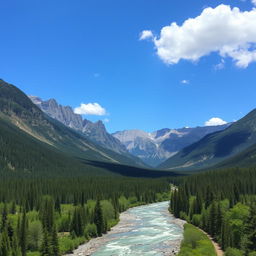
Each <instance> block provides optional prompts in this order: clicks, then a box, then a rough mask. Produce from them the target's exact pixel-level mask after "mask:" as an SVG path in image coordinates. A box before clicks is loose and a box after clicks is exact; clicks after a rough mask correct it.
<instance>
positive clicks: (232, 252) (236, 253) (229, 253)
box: [225, 247, 244, 256]
mask: <svg viewBox="0 0 256 256" xmlns="http://www.w3.org/2000/svg"><path fill="white" fill-rule="evenodd" d="M243 255H244V253H243V252H242V251H240V250H238V249H235V248H230V247H229V248H227V250H226V252H225V256H243Z"/></svg>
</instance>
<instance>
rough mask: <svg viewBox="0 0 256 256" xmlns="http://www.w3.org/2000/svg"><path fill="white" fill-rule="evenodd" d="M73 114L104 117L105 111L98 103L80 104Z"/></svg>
mask: <svg viewBox="0 0 256 256" xmlns="http://www.w3.org/2000/svg"><path fill="white" fill-rule="evenodd" d="M74 113H76V114H79V115H95V116H104V115H106V110H105V109H104V108H103V107H102V106H101V105H100V104H98V103H88V104H84V103H81V105H80V107H77V108H75V109H74Z"/></svg>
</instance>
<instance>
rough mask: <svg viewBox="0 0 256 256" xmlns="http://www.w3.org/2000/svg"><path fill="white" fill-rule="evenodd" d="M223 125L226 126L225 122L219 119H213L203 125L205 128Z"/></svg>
mask: <svg viewBox="0 0 256 256" xmlns="http://www.w3.org/2000/svg"><path fill="white" fill-rule="evenodd" d="M223 124H227V122H226V121H224V120H222V119H221V118H219V117H213V118H211V119H209V120H208V121H206V122H205V123H204V125H205V126H217V125H223Z"/></svg>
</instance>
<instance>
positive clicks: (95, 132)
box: [29, 96, 146, 167]
mask: <svg viewBox="0 0 256 256" xmlns="http://www.w3.org/2000/svg"><path fill="white" fill-rule="evenodd" d="M29 98H30V99H31V100H32V102H33V103H34V104H35V105H37V106H38V107H39V108H40V109H41V110H42V111H43V112H44V113H46V114H47V115H48V116H50V117H52V118H53V119H56V120H58V121H59V122H61V123H62V124H64V125H65V126H67V127H69V128H72V129H74V130H76V131H78V132H80V133H82V134H83V135H84V136H86V137H87V138H88V139H89V140H90V141H92V142H94V144H95V143H96V144H97V145H100V146H101V147H103V148H105V149H108V150H111V151H114V152H115V153H117V154H120V155H122V156H123V159H126V160H125V161H124V160H122V161H124V163H128V164H133V165H134V164H135V165H139V166H144V167H145V166H146V165H145V164H144V163H143V162H142V161H141V160H140V159H139V158H137V157H135V156H133V155H131V154H130V153H129V152H128V151H127V149H126V148H125V146H124V145H123V144H122V143H120V141H119V140H118V139H116V138H115V137H114V136H112V135H111V134H109V133H108V132H107V131H106V128H105V126H104V124H103V123H102V121H98V122H95V123H93V122H91V121H89V120H86V119H83V118H82V116H81V115H78V114H75V113H74V112H73V109H72V108H71V107H70V106H62V105H60V104H58V103H57V102H56V100H55V99H50V100H47V101H43V100H42V99H40V98H39V97H36V96H29ZM128 159H129V161H128V162H127V160H128Z"/></svg>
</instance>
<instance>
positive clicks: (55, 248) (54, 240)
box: [51, 225, 60, 256]
mask: <svg viewBox="0 0 256 256" xmlns="http://www.w3.org/2000/svg"><path fill="white" fill-rule="evenodd" d="M51 238H52V241H51V244H52V256H59V255H60V254H59V243H58V234H57V229H56V226H55V225H54V227H53V229H52V235H51Z"/></svg>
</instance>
